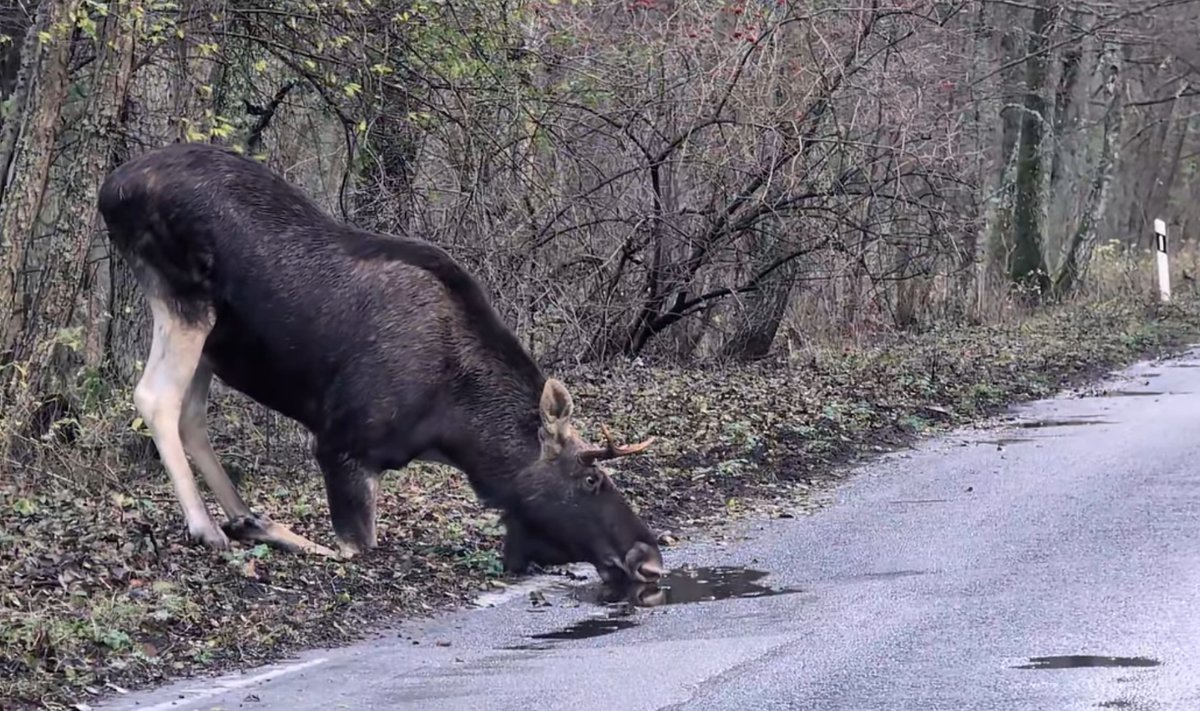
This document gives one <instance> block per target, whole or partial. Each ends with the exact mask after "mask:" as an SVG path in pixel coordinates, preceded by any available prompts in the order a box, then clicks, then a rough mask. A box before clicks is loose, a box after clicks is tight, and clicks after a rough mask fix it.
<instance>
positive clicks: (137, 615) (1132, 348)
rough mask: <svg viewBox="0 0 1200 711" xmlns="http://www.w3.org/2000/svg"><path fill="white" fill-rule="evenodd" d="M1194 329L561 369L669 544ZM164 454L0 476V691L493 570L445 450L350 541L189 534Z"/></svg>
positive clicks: (184, 670) (273, 499)
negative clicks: (301, 543) (371, 528)
mask: <svg viewBox="0 0 1200 711" xmlns="http://www.w3.org/2000/svg"><path fill="white" fill-rule="evenodd" d="M1198 333H1200V313H1198V312H1197V311H1195V310H1194V309H1192V310H1189V309H1185V308H1181V307H1180V306H1165V307H1164V306H1158V305H1148V306H1134V305H1128V304H1126V305H1120V304H1115V303H1113V304H1108V305H1106V306H1104V307H1097V306H1096V305H1094V304H1093V305H1089V306H1088V307H1070V306H1068V307H1060V308H1057V309H1053V310H1048V311H1046V312H1043V313H1042V314H1039V315H1037V316H1035V317H1031V318H1028V319H1025V320H1023V321H1022V322H1020V323H1018V324H1015V325H1008V326H990V327H973V328H969V329H967V328H957V329H951V328H945V329H940V330H934V331H930V332H927V333H923V334H916V335H914V334H900V335H893V336H890V337H888V338H886V339H885V340H883V341H881V342H879V343H876V344H874V345H872V346H870V347H866V348H859V349H849V348H847V349H837V350H834V349H816V348H814V349H812V350H810V351H808V352H806V353H805V354H804V356H803V358H801V359H799V360H794V361H790V362H789V361H786V360H784V359H774V360H769V361H763V362H759V363H756V364H753V365H737V366H733V365H730V366H726V367H714V366H712V365H707V366H705V367H703V368H688V367H682V366H680V367H660V366H643V365H634V364H629V365H618V366H613V365H605V366H603V367H599V366H581V367H576V368H573V369H569V370H566V371H560V372H557V373H556V375H558V376H559V377H562V378H564V379H565V380H566V382H568V383H569V384H570V387H571V388H572V391H573V394H574V395H575V398H576V402H577V409H578V411H579V413H580V420H581V422H580V424H581V425H582V426H583V429H584V432H585V434H586V435H588V436H591V437H595V436H597V432H596V430H597V428H598V425H599V424H600V423H607V424H608V425H609V426H610V427H611V428H612V429H613V431H614V432H615V433H618V434H619V436H622V437H625V438H630V439H632V438H641V437H643V436H649V435H654V436H656V437H657V438H658V442H657V443H656V445H655V446H654V447H653V448H652V449H651V450H650V452H648V453H647V454H646V455H642V456H639V457H635V458H630V459H628V460H623V461H620V462H618V463H616V464H615V465H614V476H615V478H616V480H617V481H618V482H619V484H620V486H622V488H623V490H624V491H625V492H626V493H627V495H628V496H629V497H630V499H631V501H632V502H633V504H634V505H635V506H636V507H637V508H638V509H639V510H640V511H641V512H642V513H643V515H645V516H646V517H647V518H648V520H649V521H650V523H651V525H652V526H654V527H655V528H656V529H657V530H660V531H664V534H663V541H664V544H673V543H675V542H676V539H677V538H678V537H679V536H681V535H683V534H681V531H686V530H687V529H688V528H692V529H695V528H699V527H705V526H713V525H718V524H720V523H722V522H727V521H729V520H731V518H734V517H736V516H739V515H744V514H747V513H751V512H760V513H762V512H766V513H773V514H774V515H780V516H793V515H795V513H796V512H798V511H802V510H805V509H807V508H811V507H813V506H815V505H817V503H818V502H819V500H818V498H817V495H818V494H819V493H820V491H821V489H822V488H823V487H824V486H826V485H827V484H829V483H830V482H833V481H836V479H837V477H838V476H839V475H840V474H839V472H840V469H839V468H838V467H836V466H835V465H837V464H839V463H841V462H844V461H846V460H847V459H849V458H852V457H854V456H859V455H863V454H869V453H872V452H877V451H883V450H889V449H893V448H896V447H899V446H902V445H904V444H905V443H907V442H909V441H911V439H912V438H913V437H916V436H918V435H921V434H924V433H927V432H930V431H934V430H938V429H942V428H946V427H951V426H954V425H957V424H962V423H966V422H970V421H973V420H978V419H980V418H983V417H986V416H988V415H990V414H993V413H995V412H997V411H998V410H999V409H1001V408H1002V407H1004V406H1006V405H1009V404H1012V403H1014V402H1018V401H1021V400H1025V399H1029V398H1036V397H1042V396H1046V395H1048V394H1051V393H1053V392H1055V391H1057V390H1059V389H1062V388H1064V387H1069V386H1072V385H1075V384H1078V383H1081V382H1084V381H1086V380H1088V379H1090V378H1092V377H1094V376H1097V375H1099V374H1101V373H1103V372H1105V371H1107V370H1109V369H1111V368H1112V367H1115V366H1118V365H1121V364H1125V363H1127V362H1129V361H1131V360H1133V359H1135V358H1139V357H1144V356H1146V355H1147V354H1155V353H1163V352H1169V351H1172V350H1174V349H1177V348H1179V347H1180V346H1182V345H1185V344H1187V343H1188V342H1189V339H1192V338H1194V337H1195V336H1196V335H1197V334H1198ZM220 449H221V447H220V446H219V445H218V450H220ZM272 455H273V456H274V457H276V458H283V457H290V460H289V461H288V462H281V466H277V467H272V468H266V467H261V468H259V469H257V470H252V471H250V472H248V473H246V474H244V475H243V476H244V478H243V480H242V482H241V484H240V486H241V489H242V491H243V493H244V495H245V497H246V499H247V501H248V502H249V503H250V504H251V506H252V507H254V508H255V509H256V510H261V511H264V512H267V513H269V514H270V515H272V516H273V517H274V518H277V519H279V520H281V521H284V522H286V523H288V524H289V525H290V526H292V527H293V528H294V530H296V531H297V532H299V533H301V534H303V535H306V536H309V537H310V538H311V539H313V540H316V541H328V540H330V539H331V536H332V531H331V529H330V527H329V524H328V518H327V507H326V503H325V497H324V490H323V488H322V485H321V479H320V475H319V474H318V473H317V472H316V471H315V469H314V468H313V466H312V465H311V463H309V462H307V461H306V459H305V455H306V452H302V451H297V452H292V453H283V452H273V453H272ZM160 469H161V467H159V466H158V465H157V463H156V462H152V463H151V465H150V466H148V467H145V471H141V472H131V473H130V474H129V476H128V477H127V478H126V479H125V480H124V481H122V482H120V484H119V485H106V486H97V485H94V484H93V485H87V486H85V485H82V484H81V485H69V482H70V481H71V478H70V476H69V472H61V473H59V474H61V475H63V476H58V477H55V478H54V484H53V485H51V486H43V487H31V486H29V485H27V484H18V483H17V482H21V481H28V480H30V479H31V478H33V479H34V480H36V477H30V475H29V473H28V472H25V473H23V474H24V475H23V476H20V477H11V478H10V477H6V478H5V479H4V480H3V481H2V482H0V708H2V709H5V710H7V709H10V708H53V709H65V708H73V707H78V706H79V705H86V704H87V703H88V702H89V701H91V702H94V701H95V700H96V699H97V698H99V697H101V696H105V695H109V694H113V693H122V692H124V691H126V690H127V689H136V688H142V687H146V686H149V685H153V684H156V683H161V682H162V681H163V680H166V679H169V678H174V677H180V676H189V675H194V674H198V673H206V672H213V671H219V670H226V669H232V668H239V667H245V666H249V665H255V664H262V663H268V662H271V661H274V660H277V659H279V658H281V657H283V656H284V655H287V654H290V653H293V652H295V651H298V650H300V649H304V648H310V647H314V646H322V645H327V646H333V645H339V644H345V643H348V642H350V641H353V640H355V639H357V638H361V637H362V636H363V635H364V634H367V633H370V632H372V631H374V630H377V629H379V628H380V627H381V626H383V625H386V624H387V623H389V622H394V621H396V620H399V619H402V618H404V617H410V616H415V615H424V614H428V613H430V612H433V611H435V610H440V609H445V608H448V607H451V606H456V605H460V604H462V603H464V602H466V601H467V600H468V599H469V598H470V597H471V596H472V595H474V594H475V593H477V592H478V591H479V590H480V589H481V588H484V587H487V586H502V585H504V584H505V581H506V580H507V578H506V577H505V576H504V575H503V574H502V572H501V565H500V559H499V553H500V543H501V538H502V535H503V530H502V528H501V526H500V525H499V523H498V520H497V517H496V516H495V514H494V513H493V512H488V511H485V510H483V509H482V508H481V507H480V506H479V504H478V503H477V501H476V500H475V497H474V494H473V493H472V492H471V490H470V489H469V487H468V486H467V484H466V481H465V478H464V477H462V476H459V475H458V474H457V473H455V472H454V471H453V470H450V469H448V468H443V467H438V466H434V465H414V466H410V467H409V468H408V469H406V470H405V471H404V472H393V473H389V475H388V476H386V477H385V478H384V480H383V482H382V486H381V489H380V505H379V511H380V531H379V536H380V547H379V549H378V550H376V551H373V552H371V553H369V554H367V555H366V556H363V557H362V558H359V559H355V560H353V561H331V560H324V559H318V558H315V557H304V556H294V555H288V554H285V553H280V552H278V551H275V550H272V549H270V548H268V547H266V546H263V545H242V544H238V543H235V544H234V547H233V549H232V550H230V551H226V552H220V553H218V552H213V551H209V550H206V549H203V548H200V547H197V546H193V545H190V544H189V543H187V542H186V540H185V535H184V530H183V525H182V516H181V514H180V512H179V510H178V505H177V504H176V502H175V499H174V496H173V494H172V492H171V488H170V485H169V482H168V481H167V478H166V476H165V474H162V472H161V471H160ZM210 506H211V504H210ZM211 510H212V512H213V514H214V516H216V517H217V520H221V518H220V517H219V515H218V511H217V510H216V508H215V507H212V509H211ZM535 602H536V601H535Z"/></svg>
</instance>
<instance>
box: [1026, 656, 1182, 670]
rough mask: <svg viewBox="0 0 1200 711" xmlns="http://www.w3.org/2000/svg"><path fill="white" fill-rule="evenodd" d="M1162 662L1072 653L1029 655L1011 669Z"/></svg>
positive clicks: (1145, 664) (1112, 665)
mask: <svg viewBox="0 0 1200 711" xmlns="http://www.w3.org/2000/svg"><path fill="white" fill-rule="evenodd" d="M1159 664H1162V662H1160V661H1158V660H1157V659H1149V658H1147V657H1094V656H1090V655H1086V654H1072V655H1067V656H1062V657H1030V658H1029V663H1028V664H1018V665H1017V666H1015V667H1013V669H1077V668H1080V667H1156V666H1158V665H1159Z"/></svg>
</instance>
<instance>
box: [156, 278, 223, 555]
mask: <svg viewBox="0 0 1200 711" xmlns="http://www.w3.org/2000/svg"><path fill="white" fill-rule="evenodd" d="M149 301H150V313H151V315H152V317H153V319H154V325H153V336H152V338H151V342H150V357H149V358H148V359H147V361H146V368H145V370H143V371H142V377H141V379H140V380H139V381H138V384H137V387H136V388H135V389H134V391H133V402H134V405H135V406H136V407H137V410H138V412H139V413H141V415H142V419H143V420H144V421H145V422H146V425H147V426H148V427H149V428H150V434H151V436H152V437H153V438H154V446H155V447H156V448H157V449H158V453H159V456H160V457H161V458H162V461H163V466H165V467H166V469H167V473H168V474H169V475H170V477H171V484H172V486H173V487H174V489H175V496H176V498H177V499H179V505H180V506H181V507H182V508H183V515H184V518H185V520H186V521H187V528H188V534H189V535H190V536H191V537H192V538H194V539H196V540H199V541H202V542H203V543H204V544H206V545H208V546H211V547H212V548H217V549H225V548H228V547H229V539H228V537H226V535H225V533H224V532H222V531H221V529H220V528H218V527H217V525H216V523H214V522H213V520H212V517H211V516H209V514H208V509H207V508H205V506H204V500H203V499H202V498H201V497H200V490H199V488H198V487H197V486H196V479H195V477H194V476H193V475H192V470H191V467H189V466H188V461H187V454H186V453H185V452H184V448H183V442H182V440H181V436H180V423H181V421H182V414H183V405H184V399H185V396H186V393H187V388H188V384H189V383H190V382H191V381H192V377H193V375H194V374H195V372H196V369H197V367H198V366H199V364H200V357H201V353H202V352H203V350H204V341H205V339H206V338H208V334H209V332H210V331H211V330H212V315H211V313H207V314H204V315H203V316H202V317H201V318H200V319H198V320H197V321H196V322H194V323H189V322H188V321H187V320H185V319H184V318H182V317H181V316H180V315H179V314H177V313H175V312H174V311H173V310H172V309H171V308H170V307H169V306H168V304H167V302H166V301H164V300H163V299H161V298H158V297H155V296H151V297H150V298H149Z"/></svg>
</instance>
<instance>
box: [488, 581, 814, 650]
mask: <svg viewBox="0 0 1200 711" xmlns="http://www.w3.org/2000/svg"><path fill="white" fill-rule="evenodd" d="M766 576H767V572H766V571H762V570H753V569H750V568H739V567H728V566H723V567H712V568H694V567H683V568H677V569H675V570H672V571H670V572H669V573H667V575H666V577H664V578H663V579H662V580H660V581H659V582H658V583H657V584H654V585H636V586H631V587H628V588H625V589H612V588H609V587H607V586H603V585H597V586H587V587H579V588H574V589H573V590H572V591H571V597H573V598H574V599H576V600H578V601H580V602H585V603H590V604H594V605H603V606H604V607H607V608H608V609H609V612H608V614H607V615H605V616H603V617H589V618H586V619H583V620H580V621H578V622H574V623H572V624H570V625H568V626H567V627H564V628H562V629H560V630H554V631H553V632H543V633H541V634H535V635H530V638H531V639H535V640H546V641H550V640H573V639H589V638H592V637H600V636H603V635H607V634H613V633H614V632H620V631H621V630H627V629H629V628H631V627H634V626H636V625H637V621H636V620H635V619H634V617H633V614H634V609H635V608H638V607H661V606H663V605H685V604H688V603H694V602H710V601H713V600H730V599H734V598H747V597H771V596H774V595H787V594H790V593H798V592H802V591H801V590H800V589H799V588H774V587H768V586H766V585H762V584H761V583H759V582H758V581H759V580H761V579H762V578H765V577H766ZM503 649H509V650H544V649H549V647H548V646H546V645H545V644H537V643H529V644H518V645H513V646H509V647H503Z"/></svg>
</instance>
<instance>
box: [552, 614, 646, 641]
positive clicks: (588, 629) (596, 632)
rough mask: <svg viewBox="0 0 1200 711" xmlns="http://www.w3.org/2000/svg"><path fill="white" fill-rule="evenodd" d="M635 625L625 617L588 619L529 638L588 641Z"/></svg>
mask: <svg viewBox="0 0 1200 711" xmlns="http://www.w3.org/2000/svg"><path fill="white" fill-rule="evenodd" d="M636 624H637V623H636V622H634V621H633V620H631V619H628V618H625V617H611V616H610V617H589V618H587V619H586V620H580V621H579V622H576V623H575V624H573V625H570V626H567V627H564V628H562V629H561V630H555V631H553V632H543V633H542V634H534V635H530V637H531V638H532V639H589V638H591V637H600V636H603V635H606V634H612V633H613V632H620V631H621V630H627V629H629V628H630V627H633V626H635V625H636Z"/></svg>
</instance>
